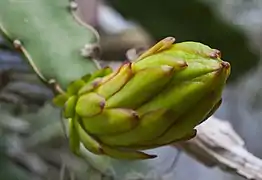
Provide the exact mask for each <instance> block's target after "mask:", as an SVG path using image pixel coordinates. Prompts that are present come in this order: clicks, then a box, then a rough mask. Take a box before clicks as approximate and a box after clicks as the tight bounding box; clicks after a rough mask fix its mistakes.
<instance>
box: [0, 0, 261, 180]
mask: <svg viewBox="0 0 262 180" xmlns="http://www.w3.org/2000/svg"><path fill="white" fill-rule="evenodd" d="M77 2H78V3H79V6H80V11H79V15H80V16H81V18H82V19H83V20H84V21H85V22H87V23H89V24H90V25H92V26H93V27H95V28H96V29H97V31H98V32H99V33H100V35H101V48H102V52H101V59H102V60H103V61H104V62H108V63H111V62H116V61H124V60H126V51H127V50H128V49H131V48H145V47H149V46H150V45H152V44H154V43H155V42H156V41H158V40H160V39H162V38H164V37H167V36H174V37H175V38H176V40H177V42H182V41H198V42H202V43H204V44H207V45H209V46H211V47H212V48H216V49H219V50H220V51H221V52H222V58H223V59H224V60H225V61H228V62H230V63H231V65H232V74H231V76H230V79H229V82H228V84H227V87H226V89H225V91H224V94H223V97H224V98H223V100H224V101H223V103H222V106H221V107H220V109H219V110H218V111H217V112H216V113H215V115H214V116H216V117H218V118H221V119H223V120H226V121H229V122H230V123H231V124H232V125H233V127H234V129H235V130H236V131H237V132H238V133H239V135H240V136H241V137H242V138H243V139H244V141H245V142H246V147H247V149H248V150H249V151H250V152H252V153H253V154H254V155H256V156H258V157H260V158H262V143H260V142H261V138H262V64H261V63H262V62H261V55H262V1H261V0H220V1H217V0H187V1H173V0H161V1H159V0H150V1H146V0H132V1H130V0H77ZM51 98H52V93H51V92H50V91H49V90H48V89H47V88H46V87H44V86H43V85H42V84H41V82H40V81H39V80H38V79H37V78H36V76H35V75H34V73H33V72H32V71H31V69H30V68H29V67H28V65H27V64H26V63H25V62H24V61H22V59H21V57H20V56H19V55H18V54H17V53H16V52H14V51H13V50H11V49H10V47H8V45H7V44H6V43H5V42H4V41H3V39H1V37H0V148H1V149H0V177H1V178H0V179H4V180H13V179H14V180H31V179H50V180H56V179H61V178H62V179H87V177H92V178H89V179H94V180H95V178H96V179H97V180H99V179H110V178H111V179H116V178H113V177H106V176H104V175H101V174H99V173H98V172H97V171H96V170H94V169H92V168H89V167H88V166H87V165H86V163H84V162H83V161H82V160H79V159H76V158H75V157H73V156H72V155H71V154H70V152H68V150H67V144H66V139H65V137H64V134H63V128H62V126H61V122H60V121H59V111H58V110H57V109H55V108H53V107H52V105H51V104H50V99H51ZM165 156H166V157H172V158H173V157H174V156H175V157H177V158H176V163H175V165H173V166H172V169H171V170H169V177H167V176H166V177H165V179H170V180H171V179H176V180H189V179H192V177H194V179H195V180H209V179H211V178H212V179H213V180H216V179H217V180H219V179H224V180H240V179H242V178H240V177H238V176H235V175H232V174H228V173H224V172H222V171H221V170H219V169H210V168H207V167H205V166H203V165H202V164H200V163H198V162H197V161H195V160H194V159H192V158H190V157H189V156H188V155H187V154H184V153H183V152H178V151H177V150H176V149H174V148H172V149H168V150H165ZM172 158H171V159H172ZM163 163H165V162H163ZM163 168H164V167H163ZM72 172H73V173H72ZM129 179H132V177H131V176H129ZM133 179H134V180H135V178H133ZM148 179H150V177H148ZM152 179H153V178H152ZM163 179H164V178H163ZM123 180H124V179H123Z"/></svg>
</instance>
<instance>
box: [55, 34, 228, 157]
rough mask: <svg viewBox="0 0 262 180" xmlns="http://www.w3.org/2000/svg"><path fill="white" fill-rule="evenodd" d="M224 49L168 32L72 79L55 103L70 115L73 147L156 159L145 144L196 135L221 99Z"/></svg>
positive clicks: (225, 65) (152, 145) (225, 71)
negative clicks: (118, 62)
mask: <svg viewBox="0 0 262 180" xmlns="http://www.w3.org/2000/svg"><path fill="white" fill-rule="evenodd" d="M220 56H221V55H220V52H219V51H218V50H216V49H212V48H210V47H208V46H206V45H203V44H201V43H196V42H183V43H176V44H174V38H172V37H168V38H165V39H163V40H162V41H160V42H158V43H157V44H156V45H154V46H153V47H152V48H150V49H149V50H147V51H146V52H145V53H143V54H142V55H141V56H140V57H139V58H138V59H137V60H135V61H133V62H128V63H125V64H123V65H122V66H121V67H119V69H118V70H117V71H114V72H113V71H112V70H110V68H105V69H100V70H98V71H97V72H96V73H94V74H93V75H87V76H85V77H84V78H82V79H79V80H76V81H74V82H72V83H71V84H70V85H69V86H68V90H67V92H66V93H65V94H61V95H58V96H57V97H56V98H55V99H54V103H55V104H57V105H59V106H62V107H64V114H65V117H66V118H69V119H70V130H71V131H70V147H71V149H72V151H73V152H75V153H76V154H77V152H78V151H79V143H80V142H81V143H83V144H84V146H85V147H86V148H87V149H88V150H89V151H91V152H93V153H95V154H100V155H107V156H110V157H113V158H117V159H149V158H154V157H156V155H149V154H146V153H144V152H142V151H139V150H145V149H150V148H156V147H160V146H164V145H169V144H171V143H175V142H179V141H183V140H188V139H191V138H193V137H194V136H195V135H196V130H195V129H194V128H195V127H196V126H197V125H198V124H200V123H202V122H203V121H205V120H206V119H208V117H210V116H211V115H212V114H213V113H214V112H215V111H216V110H217V108H218V107H219V105H220V104H221V100H222V98H221V95H222V92H223V88H224V86H225V84H226V80H227V78H228V76H229V74H230V64H229V63H227V62H225V61H223V60H221V57H220Z"/></svg>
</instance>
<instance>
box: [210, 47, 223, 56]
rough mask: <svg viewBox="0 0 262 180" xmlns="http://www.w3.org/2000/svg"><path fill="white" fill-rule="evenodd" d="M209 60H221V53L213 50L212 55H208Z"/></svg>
mask: <svg viewBox="0 0 262 180" xmlns="http://www.w3.org/2000/svg"><path fill="white" fill-rule="evenodd" d="M209 57H211V58H221V52H220V51H219V50H217V49H214V51H213V52H212V53H210V54H209Z"/></svg>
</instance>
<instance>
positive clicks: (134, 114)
mask: <svg viewBox="0 0 262 180" xmlns="http://www.w3.org/2000/svg"><path fill="white" fill-rule="evenodd" d="M132 116H133V117H134V118H135V119H140V117H139V115H138V114H137V113H136V112H135V111H132Z"/></svg>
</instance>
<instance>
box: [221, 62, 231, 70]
mask: <svg viewBox="0 0 262 180" xmlns="http://www.w3.org/2000/svg"><path fill="white" fill-rule="evenodd" d="M221 65H222V67H223V68H226V69H229V68H230V63H228V62H225V61H223V62H221Z"/></svg>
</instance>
